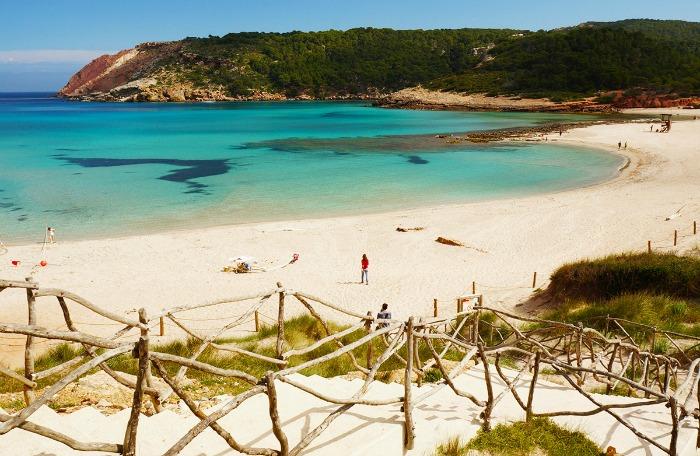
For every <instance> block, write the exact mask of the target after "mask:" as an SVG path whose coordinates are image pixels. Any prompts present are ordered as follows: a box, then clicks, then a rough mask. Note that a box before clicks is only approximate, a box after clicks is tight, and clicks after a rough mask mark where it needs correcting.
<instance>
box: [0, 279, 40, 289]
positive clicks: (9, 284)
mask: <svg viewBox="0 0 700 456" xmlns="http://www.w3.org/2000/svg"><path fill="white" fill-rule="evenodd" d="M27 279H29V280H27ZM27 279H25V280H24V282H23V281H21V280H0V288H27V289H33V290H36V289H37V288H39V284H37V283H36V282H32V280H31V277H28V278H27Z"/></svg>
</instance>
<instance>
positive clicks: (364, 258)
mask: <svg viewBox="0 0 700 456" xmlns="http://www.w3.org/2000/svg"><path fill="white" fill-rule="evenodd" d="M360 266H361V267H362V274H361V275H360V283H361V284H362V283H364V284H365V285H369V279H368V277H367V269H368V268H369V260H368V259H367V254H366V253H363V254H362V261H361V262H360Z"/></svg>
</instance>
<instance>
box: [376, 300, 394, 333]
mask: <svg viewBox="0 0 700 456" xmlns="http://www.w3.org/2000/svg"><path fill="white" fill-rule="evenodd" d="M379 320H391V312H389V304H387V303H384V304H382V310H380V311H379V313H378V314H377V329H379V328H386V327H387V326H389V323H387V322H381V323H380V322H379Z"/></svg>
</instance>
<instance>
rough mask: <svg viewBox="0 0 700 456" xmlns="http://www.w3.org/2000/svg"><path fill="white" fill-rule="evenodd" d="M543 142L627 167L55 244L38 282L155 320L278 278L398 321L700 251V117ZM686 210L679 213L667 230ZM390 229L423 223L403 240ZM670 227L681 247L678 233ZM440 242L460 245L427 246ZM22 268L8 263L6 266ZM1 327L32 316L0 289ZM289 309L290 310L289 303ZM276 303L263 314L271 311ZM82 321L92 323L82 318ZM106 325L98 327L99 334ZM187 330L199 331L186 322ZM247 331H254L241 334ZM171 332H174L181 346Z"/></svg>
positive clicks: (43, 310)
mask: <svg viewBox="0 0 700 456" xmlns="http://www.w3.org/2000/svg"><path fill="white" fill-rule="evenodd" d="M549 140H550V141H557V142H559V143H564V144H572V145H586V146H592V147H598V148H604V149H606V150H609V151H610V152H611V153H618V147H617V143H618V141H622V142H623V143H624V142H627V145H628V147H627V149H626V150H622V151H619V153H622V154H624V155H626V156H628V157H629V159H630V163H629V166H627V167H626V168H625V169H623V170H622V171H621V172H620V175H619V176H618V177H617V178H615V179H613V180H611V181H609V182H605V183H602V184H598V185H595V186H592V187H588V188H582V189H575V190H570V191H565V192H561V193H556V194H547V195H539V196H530V197H523V198H521V199H508V200H497V201H488V202H480V203H473V204H462V205H450V206H440V207H432V208H422V209H415V210H405V211H400V212H392V213H385V214H374V215H358V216H348V217H340V218H330V219H313V220H291V221H286V222H275V223H261V224H248V225H232V226H225V227H215V228H206V229H196V230H188V231H178V232H167V233H160V234H153V235H144V236H133V237H126V238H116V239H102V240H87V241H77V242H61V240H60V227H59V231H58V234H59V239H58V241H59V242H58V243H57V244H55V245H51V246H49V250H48V254H47V259H48V266H46V267H44V268H35V272H34V279H35V280H36V281H38V282H39V283H40V284H41V285H42V286H43V287H51V288H63V289H66V290H70V291H72V292H75V293H77V294H79V295H82V296H84V297H85V298H87V299H90V300H91V301H92V302H94V303H95V304H97V305H98V306H101V307H104V308H107V309H110V310H112V311H114V312H126V311H129V310H132V309H135V308H139V307H145V308H146V309H147V310H148V312H150V313H155V312H157V311H160V310H161V309H164V308H169V307H173V306H176V305H187V304H194V303H199V302H205V301H209V300H214V299H220V298H225V297H230V296H237V295H242V294H245V293H248V292H255V291H263V290H266V289H269V288H272V287H274V286H275V283H276V282H278V281H279V282H281V283H282V284H283V285H284V286H285V287H288V288H292V289H295V290H303V291H306V292H308V293H311V294H314V295H316V296H319V297H322V298H324V299H326V300H328V301H330V302H333V303H335V304H338V305H340V306H343V307H346V308H349V309H352V310H355V311H358V312H362V313H364V312H366V311H368V310H372V311H373V312H376V311H377V310H378V309H379V306H380V305H381V303H383V302H387V303H389V305H390V309H391V310H392V311H393V314H394V317H396V318H403V317H405V316H408V315H409V314H414V315H419V314H424V315H429V314H432V308H433V299H438V300H439V302H440V311H441V312H446V311H448V310H449V311H453V310H454V307H455V304H454V298H455V297H457V296H459V295H463V294H466V293H471V287H472V281H475V282H476V284H477V285H476V287H477V292H478V293H484V295H485V299H486V302H487V304H489V305H491V306H495V307H501V308H513V307H515V306H516V304H517V303H519V302H520V301H522V300H523V299H525V298H527V296H528V295H529V294H530V293H531V292H532V291H533V289H532V279H533V272H535V271H536V272H537V284H536V287H543V286H546V283H547V278H548V276H549V274H550V273H551V272H552V271H553V270H554V269H556V268H557V267H558V266H559V265H561V264H562V263H565V262H569V261H573V260H577V259H581V258H586V257H595V256H600V255H605V254H609V253H615V252H624V251H632V250H635V251H642V250H645V249H646V248H647V240H651V241H652V246H653V248H654V249H659V250H664V251H669V250H674V249H675V250H677V251H680V252H687V251H691V250H693V249H697V248H698V245H700V235H698V236H693V235H692V225H693V220H699V219H700V159H699V158H700V157H699V154H700V149H699V146H698V144H700V121H692V120H690V121H680V122H675V123H674V125H673V129H672V131H671V133H669V134H657V133H650V131H649V124H646V123H629V124H617V125H599V126H592V127H586V128H580V129H575V130H572V131H569V132H566V133H564V135H563V136H561V137H560V136H559V135H553V136H551V137H550V138H549ZM679 209H681V210H680V213H679V215H678V216H676V217H674V218H672V219H671V220H669V221H665V219H666V218H667V217H668V216H671V215H672V214H674V213H676V211H678V210H679ZM397 227H424V229H423V230H422V231H410V232H397V231H396V228H397ZM674 230H678V234H679V240H678V246H677V247H675V248H674V247H673V232H674ZM438 236H442V237H446V238H450V239H455V240H458V241H460V242H462V243H464V244H465V247H452V246H446V245H442V244H439V243H437V242H435V239H436V238H437V237H438ZM40 250H41V245H40V244H33V245H23V246H12V245H11V246H9V251H8V253H7V254H5V255H4V256H2V257H1V259H2V261H1V263H0V264H1V266H0V278H3V279H14V280H23V279H24V278H25V277H26V276H28V275H29V273H30V269H31V268H32V265H33V264H35V263H36V262H38V260H39V258H40ZM294 253H298V254H299V255H300V259H299V261H298V262H297V263H295V264H293V265H290V266H288V267H286V268H284V269H281V270H277V271H271V272H264V273H256V274H232V273H224V272H221V268H222V267H223V266H224V265H226V264H227V260H228V259H229V258H230V257H234V256H238V255H251V256H254V257H256V258H258V259H259V260H261V261H262V262H265V261H268V262H270V263H279V262H280V261H287V260H288V259H289V258H291V256H292V254H294ZM363 253H366V254H367V255H368V257H369V260H370V268H369V285H368V286H365V285H360V284H359V280H360V266H359V265H360V257H361V255H362V254H363ZM14 258H17V259H21V260H22V266H21V267H19V268H14V267H12V266H11V265H10V259H14ZM39 303H40V306H39V308H38V309H39V312H38V318H39V323H40V324H41V325H44V326H46V327H48V328H59V327H61V326H62V325H61V322H62V315H61V312H60V309H59V307H58V305H57V304H56V302H55V300H51V299H49V298H40V300H39ZM0 308H1V309H2V320H3V321H6V322H25V321H26V318H27V317H26V301H25V297H24V294H23V292H21V291H20V290H6V291H5V292H3V293H0ZM289 308H290V312H294V311H295V310H296V311H298V310H300V309H301V307H300V306H299V307H297V305H296V304H295V303H294V304H292V305H290V306H289ZM243 310H244V309H242V308H240V307H239V308H236V307H235V306H230V307H228V308H225V307H214V308H210V309H209V310H208V311H206V312H200V313H198V314H197V315H194V316H193V318H197V319H199V322H198V324H197V326H195V327H197V328H201V329H202V331H206V330H207V329H209V328H211V327H214V326H221V324H220V322H221V321H226V317H227V316H232V315H236V314H240V313H242V311H243ZM75 312H76V315H75V317H74V319H75V320H76V321H77V322H79V323H80V324H79V325H78V326H81V325H82V324H83V323H89V324H90V325H83V326H82V328H84V329H85V330H87V331H89V332H92V333H95V334H106V333H110V332H114V331H116V330H117V329H118V327H115V326H108V325H106V321H105V320H101V319H94V318H93V317H91V316H90V315H89V314H88V313H86V312H84V311H81V310H80V309H77V308H76V310H75ZM272 312H273V308H272V305H270V307H269V309H267V313H268V314H272ZM86 320H87V321H86ZM103 324H105V325H103ZM193 326H194V325H193ZM246 329H250V328H246ZM178 334H181V333H178V332H177V331H176V330H175V328H171V327H168V336H170V337H175V336H177V335H178ZM2 342H3V345H2V349H0V363H3V364H16V362H17V361H18V360H19V359H20V356H21V354H22V353H23V345H22V344H23V338H22V337H16V338H9V339H8V338H3V339H2Z"/></svg>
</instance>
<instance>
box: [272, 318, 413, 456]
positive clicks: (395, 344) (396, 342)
mask: <svg viewBox="0 0 700 456" xmlns="http://www.w3.org/2000/svg"><path fill="white" fill-rule="evenodd" d="M403 330H405V328H403V325H401V331H403ZM401 345H402V344H400V338H399V336H396V337H394V338H393V339H392V341H391V343H390V344H389V345H388V347H387V348H386V350H385V351H384V353H382V354H381V355H380V356H379V358H378V359H377V361H376V362H375V363H374V366H373V367H372V369H371V370H370V371H369V373H368V374H367V378H366V379H365V382H364V384H363V385H362V387H361V388H360V389H359V390H358V391H357V392H356V393H355V394H354V395H353V396H352V399H359V398H361V397H362V396H363V395H364V394H365V393H366V392H367V389H368V388H369V385H370V384H371V383H372V382H373V381H374V377H375V375H376V374H377V372H378V371H379V368H380V367H381V365H382V364H383V363H384V362H385V361H386V360H387V359H389V358H390V357H391V356H392V355H393V354H394V353H395V352H396V350H398V349H400V348H401ZM278 375H279V373H278ZM353 405H354V404H343V405H341V406H340V407H338V408H337V409H335V410H334V411H333V412H331V413H329V414H328V416H327V417H326V418H325V419H324V420H323V421H322V422H321V424H319V425H318V426H316V427H315V428H314V429H313V430H312V431H311V432H309V433H308V434H306V435H305V436H304V437H303V438H302V439H301V441H300V442H299V443H298V444H297V445H296V446H295V447H294V448H293V449H292V450H291V451H290V452H289V456H298V455H299V454H300V453H301V452H302V451H304V448H306V447H307V446H309V444H310V443H311V442H312V441H313V440H314V439H315V438H316V437H318V436H319V435H320V434H321V433H322V432H323V431H324V430H325V429H326V428H327V427H328V426H330V424H331V423H332V422H333V421H334V420H335V419H336V418H338V417H339V416H340V415H342V414H343V413H345V412H346V411H347V410H349V409H350V408H352V407H353Z"/></svg>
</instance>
